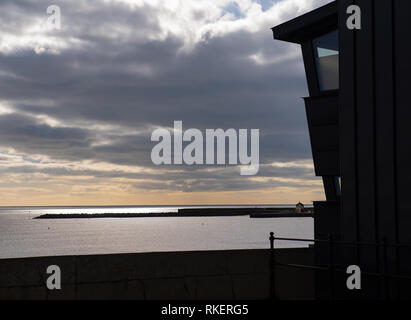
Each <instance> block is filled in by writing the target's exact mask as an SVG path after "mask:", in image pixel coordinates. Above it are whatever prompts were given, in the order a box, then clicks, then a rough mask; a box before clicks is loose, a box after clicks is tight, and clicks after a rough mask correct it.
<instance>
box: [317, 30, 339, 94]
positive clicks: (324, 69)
mask: <svg viewBox="0 0 411 320" xmlns="http://www.w3.org/2000/svg"><path fill="white" fill-rule="evenodd" d="M313 47H314V55H315V64H316V67H317V74H318V84H319V86H320V90H321V91H327V90H335V89H338V88H339V61H338V54H339V48H338V31H333V32H330V33H327V34H326V35H323V36H321V37H318V38H315V39H314V40H313Z"/></svg>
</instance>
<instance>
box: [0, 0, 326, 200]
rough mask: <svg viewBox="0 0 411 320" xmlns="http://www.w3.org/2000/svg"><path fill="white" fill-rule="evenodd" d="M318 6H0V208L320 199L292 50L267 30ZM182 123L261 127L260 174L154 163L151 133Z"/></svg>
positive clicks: (18, 1) (172, 0) (206, 2)
mask: <svg viewBox="0 0 411 320" xmlns="http://www.w3.org/2000/svg"><path fill="white" fill-rule="evenodd" d="M329 2H331V1H329V0H258V1H257V0H254V1H253V0H235V1H229V0H167V1H160V0H116V1H115V0H66V1H59V0H53V1H52V0H2V1H1V2H0V206H13V205H15V206H36V205H167V204H168V205H190V204H193V205H194V204H292V203H297V202H298V201H302V202H305V203H310V202H312V201H316V200H323V199H324V191H323V187H322V182H321V179H320V178H318V177H315V174H314V169H313V163H312V155H311V149H310V143H309V136H308V128H307V124H306V116H305V109H304V103H303V100H302V99H301V97H305V96H307V95H308V92H307V86H306V81H305V75H304V67H303V64H302V59H301V52H300V48H299V46H297V45H293V44H287V43H283V42H280V41H274V40H273V37H272V32H271V30H270V28H271V27H273V26H275V25H278V24H279V23H282V22H285V21H287V20H289V19H292V18H294V17H296V16H298V15H301V14H303V13H306V12H308V11H310V10H312V9H314V8H317V7H320V6H321V5H324V4H326V3H329ZM50 5H57V6H59V7H60V9H61V29H60V30H50V29H49V28H47V23H46V21H47V18H48V15H47V12H46V10H47V7H48V6H50ZM180 120H181V121H183V126H184V129H185V130H186V129H189V128H197V129H199V130H202V131H204V130H206V129H217V128H222V129H224V130H227V129H229V128H235V129H240V128H244V129H259V130H260V170H259V172H258V174H257V175H255V176H241V175H240V174H239V167H237V166H199V165H197V166H189V165H160V166H156V165H154V164H153V162H152V161H151V157H150V155H151V150H152V148H153V147H154V146H155V144H156V142H152V141H151V139H150V137H151V134H152V132H153V131H154V130H155V129H157V128H172V127H173V122H174V121H180Z"/></svg>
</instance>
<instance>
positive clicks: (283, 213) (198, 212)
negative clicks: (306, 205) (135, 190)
mask: <svg viewBox="0 0 411 320" xmlns="http://www.w3.org/2000/svg"><path fill="white" fill-rule="evenodd" d="M313 215H314V213H313V209H309V210H308V211H307V212H302V213H296V212H295V208H291V207H290V208H195V209H179V210H178V212H162V213H153V212H151V213H95V214H90V213H69V214H43V215H40V216H38V217H35V218H33V219H98V218H100V219H101V218H158V217H230V216H250V218H294V217H295V218H304V217H312V216H313Z"/></svg>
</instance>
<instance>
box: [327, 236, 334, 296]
mask: <svg viewBox="0 0 411 320" xmlns="http://www.w3.org/2000/svg"><path fill="white" fill-rule="evenodd" d="M333 251H334V239H333V235H332V234H329V235H328V270H329V277H330V297H331V299H332V300H333V299H334V295H335V290H334V285H335V284H334V252H333Z"/></svg>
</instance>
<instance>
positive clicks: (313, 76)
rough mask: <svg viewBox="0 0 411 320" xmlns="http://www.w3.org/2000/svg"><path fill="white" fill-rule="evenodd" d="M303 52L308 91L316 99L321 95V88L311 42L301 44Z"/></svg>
mask: <svg viewBox="0 0 411 320" xmlns="http://www.w3.org/2000/svg"><path fill="white" fill-rule="evenodd" d="M301 50H302V53H303V58H304V67H305V74H306V77H307V84H308V91H309V93H310V97H316V96H318V95H319V94H320V86H319V84H318V80H317V79H318V78H317V70H316V68H315V58H314V52H313V46H312V43H311V40H309V41H306V42H304V43H302V44H301Z"/></svg>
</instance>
